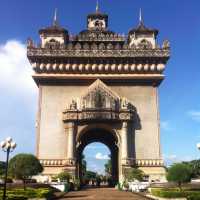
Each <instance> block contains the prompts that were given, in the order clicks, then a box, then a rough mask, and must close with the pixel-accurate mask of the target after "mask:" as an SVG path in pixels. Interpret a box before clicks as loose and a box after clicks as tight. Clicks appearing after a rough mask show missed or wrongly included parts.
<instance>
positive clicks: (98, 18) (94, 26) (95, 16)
mask: <svg viewBox="0 0 200 200" xmlns="http://www.w3.org/2000/svg"><path fill="white" fill-rule="evenodd" d="M87 27H88V30H105V29H107V27H108V15H107V14H103V13H101V12H100V10H99V2H98V1H97V5H96V12H95V13H92V14H89V15H88V17H87Z"/></svg>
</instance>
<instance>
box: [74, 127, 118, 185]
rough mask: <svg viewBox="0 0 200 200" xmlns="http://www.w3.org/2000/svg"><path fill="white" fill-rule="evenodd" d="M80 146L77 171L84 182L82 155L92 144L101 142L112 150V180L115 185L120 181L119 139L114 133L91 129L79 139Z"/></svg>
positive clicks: (101, 129) (102, 129)
mask: <svg viewBox="0 0 200 200" xmlns="http://www.w3.org/2000/svg"><path fill="white" fill-rule="evenodd" d="M78 142H79V146H78V148H77V170H78V176H79V178H80V180H81V181H82V178H83V177H82V176H83V166H82V162H81V160H82V155H83V151H84V149H85V147H86V146H88V145H89V144H91V143H94V142H99V143H102V144H104V145H106V146H107V147H108V148H109V150H110V158H111V166H112V168H111V178H112V182H113V185H115V184H116V182H118V180H119V168H118V166H119V149H118V145H117V144H118V137H117V135H116V134H115V132H113V131H109V130H106V129H104V128H91V129H89V130H86V131H84V132H83V133H82V134H80V136H79V138H78Z"/></svg>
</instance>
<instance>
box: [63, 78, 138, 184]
mask: <svg viewBox="0 0 200 200" xmlns="http://www.w3.org/2000/svg"><path fill="white" fill-rule="evenodd" d="M135 115H136V109H135V107H134V106H133V105H132V104H131V103H130V102H129V101H128V100H127V99H125V98H121V97H119V96H118V95H117V94H116V93H115V92H113V91H112V90H111V89H110V88H109V87H108V86H107V85H105V84H104V83H103V82H102V81H101V80H97V81H95V82H94V83H93V84H92V85H91V86H89V87H88V89H87V90H86V91H85V92H84V94H83V95H82V97H81V98H80V99H78V100H72V103H71V104H70V105H69V107H68V108H67V109H66V110H65V111H64V112H63V122H64V126H65V132H66V135H67V141H68V149H67V160H66V167H65V169H66V170H67V171H70V172H71V173H72V174H74V175H76V176H79V174H80V173H79V172H78V171H80V169H78V165H80V159H79V157H80V154H81V153H82V151H83V149H84V148H85V146H87V145H88V144H89V143H91V142H95V141H96V142H102V143H103V144H105V145H107V146H108V147H109V149H110V150H111V154H112V155H113V158H112V161H113V166H114V165H115V166H116V169H114V168H113V178H114V179H115V180H116V181H117V180H118V179H120V180H122V174H123V172H122V171H123V169H125V168H127V167H131V166H133V164H134V157H133V153H130V152H131V146H132V144H131V145H130V144H129V143H130V136H131V133H129V132H130V128H131V127H132V126H133V121H134V116H135ZM117 132H119V134H117ZM119 138H120V139H119ZM116 152H117V153H116ZM119 157H120V158H119ZM118 160H119V162H118ZM77 163H78V164H77Z"/></svg>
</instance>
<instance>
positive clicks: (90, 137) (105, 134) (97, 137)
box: [79, 129, 118, 151]
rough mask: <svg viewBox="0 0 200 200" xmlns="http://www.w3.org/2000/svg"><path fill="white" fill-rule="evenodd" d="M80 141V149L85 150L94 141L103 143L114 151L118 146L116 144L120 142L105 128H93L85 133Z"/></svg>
mask: <svg viewBox="0 0 200 200" xmlns="http://www.w3.org/2000/svg"><path fill="white" fill-rule="evenodd" d="M80 142H81V145H80V146H79V149H80V150H81V151H83V149H84V148H85V147H86V146H87V145H88V144H90V143H93V142H100V143H103V144H105V145H106V146H107V147H108V148H109V149H110V151H113V150H115V149H116V148H117V145H116V144H117V143H118V139H117V137H116V136H115V135H114V134H113V133H111V132H109V131H106V130H103V129H93V130H89V131H87V132H86V133H84V134H83V135H82V136H81V138H80Z"/></svg>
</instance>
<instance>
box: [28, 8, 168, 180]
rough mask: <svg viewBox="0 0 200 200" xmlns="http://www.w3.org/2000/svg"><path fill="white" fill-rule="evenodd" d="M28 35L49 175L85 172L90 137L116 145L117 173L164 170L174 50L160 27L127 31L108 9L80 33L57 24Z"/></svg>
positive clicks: (157, 176) (156, 176) (40, 151)
mask: <svg viewBox="0 0 200 200" xmlns="http://www.w3.org/2000/svg"><path fill="white" fill-rule="evenodd" d="M39 34H40V38H41V44H40V45H39V46H36V45H35V44H34V42H33V41H32V40H31V39H29V40H28V46H27V54H28V59H29V61H30V63H31V65H32V67H33V70H34V72H35V73H34V75H33V79H34V80H35V82H36V84H37V85H38V88H39V105H38V108H39V110H38V116H37V157H38V158H39V159H40V161H41V163H42V164H43V166H44V172H43V174H44V175H48V176H51V175H55V174H57V173H59V172H61V171H63V170H66V171H68V172H70V173H72V174H73V175H74V176H76V177H80V178H81V174H82V173H81V168H82V166H81V154H82V152H83V150H84V148H85V147H86V146H87V145H88V144H90V143H92V142H101V143H103V144H105V145H107V146H108V147H109V149H110V151H111V160H112V166H113V167H112V175H113V179H115V180H116V181H118V180H123V177H124V171H125V170H126V169H127V168H130V167H139V168H140V169H142V170H143V171H144V172H145V173H146V174H147V175H148V176H149V178H150V179H151V180H161V179H162V178H163V177H164V175H165V170H164V167H163V160H162V156H161V148H160V118H159V104H158V86H159V85H160V83H161V82H162V80H163V79H164V75H163V71H164V69H165V65H166V63H167V61H168V59H169V56H170V47H169V42H168V41H164V42H163V44H162V47H160V46H159V45H158V43H157V41H156V38H157V35H158V31H157V30H156V29H150V28H147V27H146V26H145V25H144V22H143V19H142V16H140V20H139V25H138V26H137V27H136V28H133V29H131V30H130V31H129V33H128V36H124V35H120V34H118V33H115V32H113V31H110V30H109V29H108V15H107V14H104V13H102V12H100V11H99V8H98V7H97V9H96V12H95V13H93V14H89V15H88V17H87V29H86V30H83V31H81V32H80V33H79V34H77V35H75V36H71V35H69V33H68V31H67V30H66V29H64V28H63V27H61V26H60V25H59V23H58V20H57V16H56V15H55V17H54V21H53V25H52V26H50V27H47V28H43V29H41V30H40V31H39Z"/></svg>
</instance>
